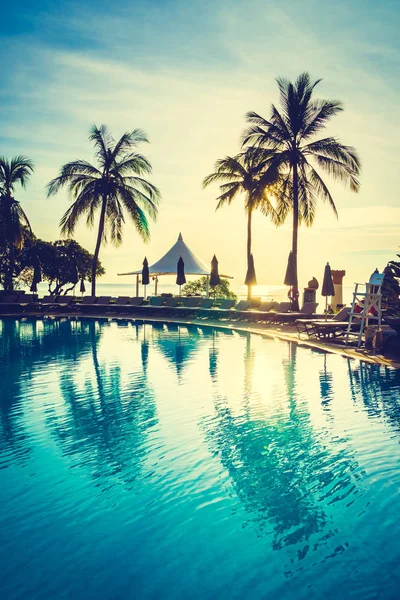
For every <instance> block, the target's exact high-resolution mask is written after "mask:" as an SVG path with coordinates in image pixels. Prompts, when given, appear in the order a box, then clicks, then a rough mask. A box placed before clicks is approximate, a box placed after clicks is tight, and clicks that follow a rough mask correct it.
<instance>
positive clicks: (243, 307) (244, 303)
mask: <svg viewBox="0 0 400 600" xmlns="http://www.w3.org/2000/svg"><path fill="white" fill-rule="evenodd" d="M250 308H251V302H250V301H249V300H240V301H239V302H238V303H237V304H236V306H235V308H234V309H233V310H230V311H229V312H228V315H227V318H228V319H229V320H231V321H247V320H248V316H249V314H250V312H248V311H249V309H250Z"/></svg>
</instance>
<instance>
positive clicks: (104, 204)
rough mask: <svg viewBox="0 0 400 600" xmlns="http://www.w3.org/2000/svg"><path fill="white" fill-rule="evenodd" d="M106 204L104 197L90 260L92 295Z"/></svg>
mask: <svg viewBox="0 0 400 600" xmlns="http://www.w3.org/2000/svg"><path fill="white" fill-rule="evenodd" d="M106 206H107V197H104V198H103V203H102V205H101V213H100V221H99V230H98V232H97V242H96V248H95V250H94V255H93V262H92V296H95V295H96V271H97V263H98V262H99V253H100V246H101V240H102V239H103V233H104V223H105V220H106Z"/></svg>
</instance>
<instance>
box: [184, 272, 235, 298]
mask: <svg viewBox="0 0 400 600" xmlns="http://www.w3.org/2000/svg"><path fill="white" fill-rule="evenodd" d="M207 280H208V277H200V278H199V279H195V280H194V281H191V282H189V283H186V284H185V285H184V286H183V288H182V294H183V295H184V296H205V295H206V293H207ZM209 295H210V297H211V298H232V300H237V296H236V294H235V293H234V292H232V290H231V289H230V285H229V280H228V279H224V278H222V277H221V283H220V284H219V285H216V286H215V287H211V286H210V288H209Z"/></svg>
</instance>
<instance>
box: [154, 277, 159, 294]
mask: <svg viewBox="0 0 400 600" xmlns="http://www.w3.org/2000/svg"><path fill="white" fill-rule="evenodd" d="M157 283H158V277H157V275H156V277H155V285H154V295H155V296H157Z"/></svg>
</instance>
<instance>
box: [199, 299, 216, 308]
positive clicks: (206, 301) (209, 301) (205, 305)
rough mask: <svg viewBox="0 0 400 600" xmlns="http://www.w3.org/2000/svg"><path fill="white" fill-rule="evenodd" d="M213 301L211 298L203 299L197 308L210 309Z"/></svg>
mask: <svg viewBox="0 0 400 600" xmlns="http://www.w3.org/2000/svg"><path fill="white" fill-rule="evenodd" d="M214 304H215V300H214V299H213V298H203V300H202V301H201V302H200V304H199V306H198V308H207V309H210V308H212V307H213V306H214Z"/></svg>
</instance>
